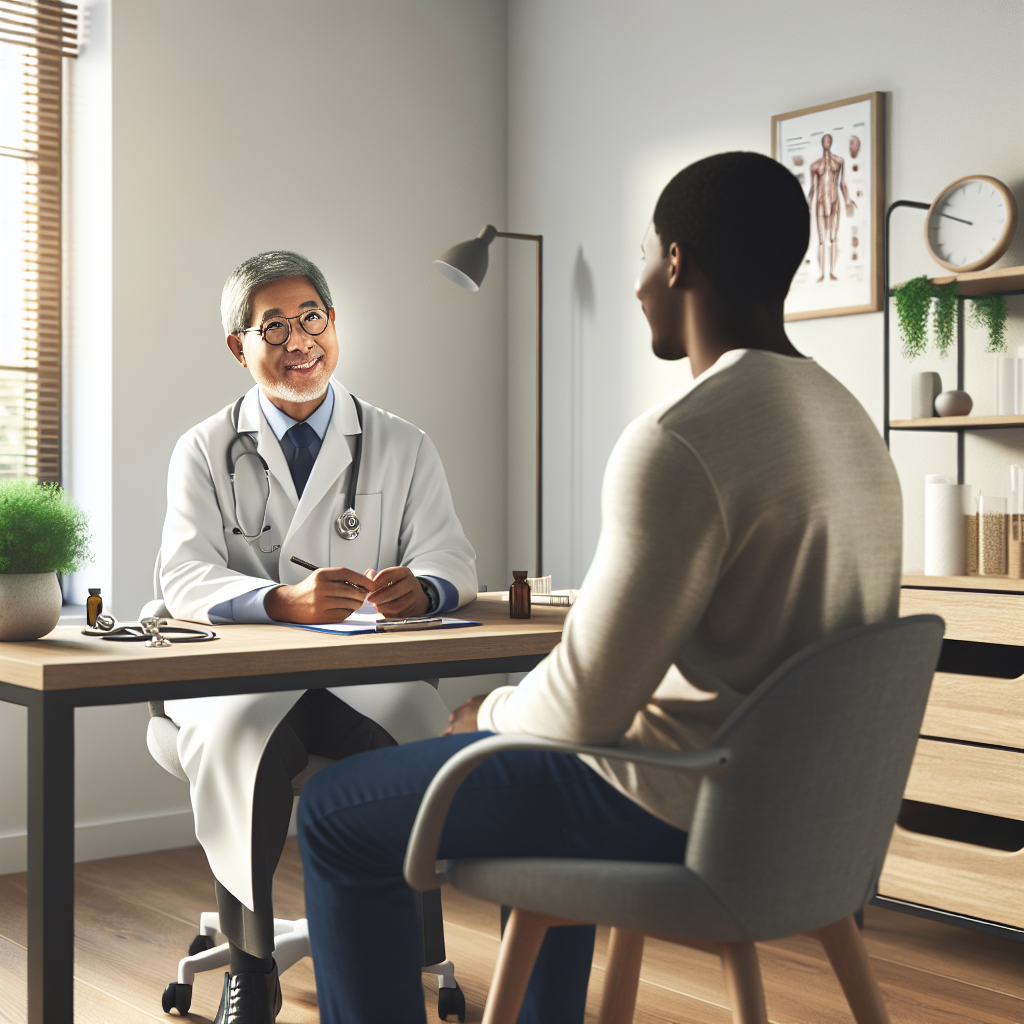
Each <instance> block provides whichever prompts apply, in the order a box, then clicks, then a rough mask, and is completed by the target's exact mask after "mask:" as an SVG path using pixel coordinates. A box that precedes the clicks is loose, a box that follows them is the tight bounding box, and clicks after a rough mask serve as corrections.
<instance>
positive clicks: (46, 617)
mask: <svg viewBox="0 0 1024 1024" xmlns="http://www.w3.org/2000/svg"><path fill="white" fill-rule="evenodd" d="M61 604H62V598H61V592H60V584H59V583H58V582H57V574H56V573H54V572H30V573H11V574H7V573H0V640H38V639H39V638H40V637H41V636H46V634H47V633H49V632H50V630H51V629H53V627H54V626H56V625H57V620H58V619H59V618H60V609H61Z"/></svg>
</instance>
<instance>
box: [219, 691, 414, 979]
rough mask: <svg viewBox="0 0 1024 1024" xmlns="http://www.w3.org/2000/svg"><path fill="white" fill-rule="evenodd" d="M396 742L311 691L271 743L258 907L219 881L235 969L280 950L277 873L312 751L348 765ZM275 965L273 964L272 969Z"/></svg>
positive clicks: (263, 788) (257, 838) (257, 846)
mask: <svg viewBox="0 0 1024 1024" xmlns="http://www.w3.org/2000/svg"><path fill="white" fill-rule="evenodd" d="M394 745H395V741H394V740H393V739H392V738H391V736H389V735H388V733H387V732H386V731H385V730H384V729H382V728H381V727H380V726H379V725H377V723H376V722H374V721H372V720H371V719H369V718H366V717H365V716H364V715H361V714H359V712H358V711H356V710H354V709H353V708H350V707H349V706H348V705H347V704H346V703H345V702H344V701H341V700H338V698H337V697H335V696H334V694H333V693H330V692H329V691H327V690H307V691H306V692H305V693H304V694H303V695H302V696H301V697H300V698H299V699H298V701H296V703H295V705H294V707H292V709H291V711H289V712H288V714H287V715H286V716H285V718H284V720H283V721H282V722H281V724H280V725H279V726H278V727H277V729H275V730H274V734H273V735H272V736H271V737H270V740H269V741H268V743H267V747H266V750H265V751H264V752H263V758H262V760H261V761H260V765H259V770H258V771H257V772H256V786H255V789H254V792H253V812H252V893H253V909H252V910H250V909H249V908H248V907H246V906H244V905H243V904H242V903H240V902H239V900H238V899H236V898H235V897H234V896H233V895H232V894H231V893H230V892H228V890H227V889H225V888H224V886H222V885H221V884H220V882H217V883H216V888H217V910H218V911H219V913H220V930H221V931H222V932H223V933H224V934H225V935H226V936H227V938H228V941H229V942H230V943H231V954H232V956H231V969H232V972H233V973H238V972H239V971H240V970H244V969H246V968H248V969H251V970H258V969H260V967H259V965H258V964H256V963H253V962H251V961H249V960H247V957H246V954H247V955H248V957H250V958H255V959H256V960H262V961H267V960H269V958H270V957H271V956H272V955H273V952H274V905H273V899H272V895H271V892H272V884H273V880H274V871H275V870H276V869H277V864H278V861H279V860H280V859H281V853H282V851H283V850H284V844H285V840H286V839H287V838H288V822H289V820H290V819H291V813H292V801H293V794H292V779H293V778H294V777H295V776H296V775H298V774H299V772H301V771H302V770H303V769H304V768H305V767H306V765H307V764H308V762H309V755H310V754H318V755H319V756H320V757H329V758H333V759H334V760H339V761H340V760H341V759H342V758H345V757H348V756H350V755H351V754H359V753H363V752H364V751H367V750H376V749H378V748H380V747H393V746H394ZM264 966H265V967H267V968H269V964H265V965H264Z"/></svg>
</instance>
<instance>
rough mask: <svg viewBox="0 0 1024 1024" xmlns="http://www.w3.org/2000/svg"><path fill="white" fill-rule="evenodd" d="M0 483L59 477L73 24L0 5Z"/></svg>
mask: <svg viewBox="0 0 1024 1024" xmlns="http://www.w3.org/2000/svg"><path fill="white" fill-rule="evenodd" d="M0 43H2V44H4V45H2V46H0V477H12V476H13V477H21V476H28V477H35V478H36V479H38V480H52V481H57V482H59V481H60V478H61V458H60V452H61V443H60V441H61V439H60V428H61V299H62V282H61V262H62V261H61V241H62V240H61V153H62V131H61V124H62V92H63V61H64V58H65V57H73V56H76V55H77V52H78V16H77V8H76V7H75V5H73V4H67V3H61V2H58V0H0Z"/></svg>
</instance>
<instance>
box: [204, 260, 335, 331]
mask: <svg viewBox="0 0 1024 1024" xmlns="http://www.w3.org/2000/svg"><path fill="white" fill-rule="evenodd" d="M283 277H304V278H305V279H306V280H307V281H308V282H309V283H310V284H311V285H312V286H313V288H314V290H315V291H316V293H317V295H319V296H320V301H321V302H322V303H323V304H324V308H325V309H330V308H331V306H332V305H333V303H332V302H331V290H330V288H328V287H327V280H326V278H325V277H324V275H323V274H322V273H321V272H320V268H319V267H318V266H317V265H316V264H315V263H313V262H312V261H311V260H307V259H306V257H305V256H300V255H299V254H298V253H297V252H288V251H287V250H285V249H273V250H271V251H270V252H261V253H259V254H258V255H256V256H250V257H249V258H248V259H247V260H245V261H244V262H243V263H240V264H239V265H238V267H237V268H236V269H235V271H234V272H233V273H232V275H231V276H230V277H229V278H228V279H227V281H225V282H224V290H223V291H222V292H221V293H220V319H221V323H222V324H223V325H224V334H225V335H228V334H238V332H239V331H244V330H245V328H246V327H250V326H252V325H251V324H250V323H249V321H250V320H251V319H252V297H253V295H254V294H255V292H256V291H257V290H258V289H260V288H262V287H263V286H264V285H265V284H270V283H271V281H280V280H281V278H283Z"/></svg>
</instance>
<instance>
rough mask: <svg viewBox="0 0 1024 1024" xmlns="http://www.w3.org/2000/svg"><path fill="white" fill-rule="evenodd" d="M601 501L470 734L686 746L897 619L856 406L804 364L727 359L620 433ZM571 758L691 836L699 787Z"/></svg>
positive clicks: (894, 573) (890, 510)
mask: <svg viewBox="0 0 1024 1024" xmlns="http://www.w3.org/2000/svg"><path fill="white" fill-rule="evenodd" d="M601 504H602V517H603V525H602V529H601V537H600V540H599V542H598V546H597V552H596V553H595V555H594V561H593V563H592V565H591V567H590V570H589V572H588V573H587V577H586V580H585V581H584V583H583V586H582V589H581V590H580V594H579V597H578V599H577V601H576V604H575V605H574V606H573V609H572V611H571V612H570V614H569V616H568V618H567V620H566V625H565V631H564V634H563V637H562V642H561V643H560V644H559V645H558V647H556V648H555V650H554V651H552V653H551V654H550V655H549V656H548V657H547V658H546V659H545V660H544V661H543V662H542V663H541V664H540V665H538V666H537V668H535V669H534V670H533V671H532V672H531V673H530V674H529V675H528V676H527V677H526V678H525V679H524V680H523V681H522V682H521V683H520V684H519V686H518V687H501V688H500V689H498V690H495V691H494V692H493V693H491V694H490V695H489V696H488V697H487V699H486V700H485V701H484V704H483V706H482V707H481V709H480V713H479V719H478V721H479V725H480V728H481V729H491V730H494V731H495V732H500V733H530V734H533V735H538V736H546V737H549V738H553V739H561V740H570V741H575V742H581V743H594V744H606V745H611V744H617V745H620V746H626V747H630V746H637V747H644V748H650V749H669V750H693V749H698V748H701V747H703V746H706V745H707V743H708V741H709V740H710V739H711V737H712V735H713V734H714V732H715V730H716V729H717V728H718V726H720V725H721V724H722V722H724V721H725V719H726V718H727V717H728V715H729V714H730V713H731V712H732V711H734V710H735V709H736V708H737V707H739V705H740V704H741V703H742V702H743V700H744V699H745V698H746V697H747V696H748V695H749V694H750V693H751V692H752V691H753V690H754V688H755V687H756V686H757V685H758V683H760V682H761V680H762V679H764V678H765V677H766V676H767V675H768V674H769V673H770V672H771V671H772V670H773V669H774V668H776V667H777V666H778V665H780V664H781V663H782V662H783V661H784V660H785V659H786V658H788V657H789V656H790V655H792V654H794V653H795V652H796V651H798V650H800V649H801V648H802V647H805V646H807V645H808V644H810V643H813V642H814V641H815V640H817V639H819V638H820V637H823V636H825V635H826V634H829V633H832V632H835V631H838V630H843V629H847V628H850V627H852V626H858V625H862V624H864V623H869V622H877V621H879V620H882V619H888V618H894V617H895V616H896V615H897V609H898V599H899V585H900V564H901V542H902V541H901V538H902V501H901V495H900V487H899V481H898V480H897V478H896V472H895V470H894V468H893V465H892V462H891V460H890V458H889V453H888V452H887V451H886V449H885V445H884V444H883V443H882V439H881V437H879V434H878V431H877V430H876V429H875V427H874V426H873V424H872V423H871V421H870V419H869V418H868V416H867V414H866V413H865V412H864V409H863V408H862V407H861V406H860V404H859V403H858V402H857V400H856V399H855V398H854V397H853V396H852V395H851V394H850V393H849V392H848V391H847V390H846V389H845V388H844V387H843V386H842V385H841V384H839V382H838V381H836V380H835V378H833V377H831V376H830V375H829V374H828V373H826V372H825V371H824V370H823V369H822V368H821V367H820V366H818V365H817V364H816V363H815V362H814V361H813V360H810V359H798V358H793V357H789V356H781V355H776V354H774V353H770V352H762V351H759V350H753V349H740V350H734V351H731V352H727V353H726V354H725V355H723V356H722V357H721V358H720V359H719V360H718V362H717V363H715V365H714V366H713V367H711V368H710V369H709V370H707V371H706V372H705V373H703V374H702V375H701V376H700V377H699V378H698V379H697V381H696V382H695V383H694V385H693V386H692V387H691V388H690V389H689V390H688V391H686V392H685V393H684V394H683V395H682V396H677V397H675V398H673V399H672V400H671V401H668V402H666V403H664V404H663V405H661V406H659V407H656V408H654V409H652V410H650V411H649V412H647V413H645V414H644V415H643V416H641V417H640V418H639V419H637V420H635V421H634V422H633V423H632V424H630V426H629V427H627V428H626V430H625V432H624V433H623V435H622V437H621V438H620V439H619V441H618V443H617V444H616V446H615V448H614V450H613V451H612V454H611V457H610V458H609V460H608V467H607V470H606V472H605V479H604V486H603V491H602V501H601ZM585 760H586V761H587V763H588V764H589V765H590V766H591V767H592V768H594V770H595V771H597V772H598V773H599V774H600V775H602V776H603V777H604V778H605V779H607V780H608V781H609V782H611V783H612V784H613V785H614V786H616V787H617V788H618V789H619V790H621V791H622V792H623V793H625V794H626V795H627V796H629V797H631V798H632V799H633V800H635V801H636V802H637V803H638V804H640V805H641V806H642V807H644V808H646V809H647V810H648V811H650V812H651V813H652V814H655V815H657V816H658V817H659V818H661V819H663V820H664V821H667V822H669V823H670V824H672V825H675V826H677V827H678V828H682V829H688V828H689V827H690V820H691V817H692V814H693V807H694V802H695V799H696V792H697V786H698V785H699V780H698V779H694V778H691V777H689V776H686V775H683V774H681V773H676V772H668V771H665V770H664V769H650V768H639V767H636V766H634V765H632V764H629V763H627V762H620V761H606V760H594V759H590V758H587V759H585Z"/></svg>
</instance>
